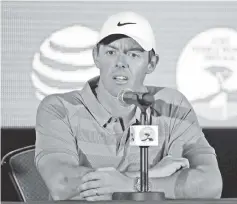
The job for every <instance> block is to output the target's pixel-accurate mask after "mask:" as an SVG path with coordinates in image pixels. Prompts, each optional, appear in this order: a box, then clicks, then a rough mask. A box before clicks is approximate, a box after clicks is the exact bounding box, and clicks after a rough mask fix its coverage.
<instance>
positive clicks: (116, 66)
mask: <svg viewBox="0 0 237 204" xmlns="http://www.w3.org/2000/svg"><path fill="white" fill-rule="evenodd" d="M96 61H97V63H96V64H97V66H98V68H99V69H100V80H102V83H103V85H104V87H105V88H106V89H107V90H108V91H109V93H110V94H112V95H113V96H115V97H116V96H117V95H118V93H119V92H120V91H121V90H124V89H132V90H133V91H142V87H143V81H144V79H145V76H146V74H147V71H148V65H149V53H148V52H147V51H144V50H143V49H142V47H141V46H140V45H139V44H138V43H137V42H136V41H135V40H133V39H132V38H128V37H127V38H126V37H124V38H120V39H118V40H115V41H113V42H111V43H110V44H108V45H100V46H99V50H98V53H97V56H96Z"/></svg>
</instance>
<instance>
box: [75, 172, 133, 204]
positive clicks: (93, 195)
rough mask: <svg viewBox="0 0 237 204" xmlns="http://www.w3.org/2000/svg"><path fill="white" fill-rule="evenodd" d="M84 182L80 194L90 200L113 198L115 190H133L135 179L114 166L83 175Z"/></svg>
mask: <svg viewBox="0 0 237 204" xmlns="http://www.w3.org/2000/svg"><path fill="white" fill-rule="evenodd" d="M82 182H83V184H82V185H81V186H80V187H79V189H80V191H81V193H80V196H82V197H84V198H85V199H86V200H89V201H92V200H93V201H94V200H111V199H112V194H113V193H114V192H124V191H125V192H130V191H132V190H133V179H132V178H129V177H127V176H125V175H123V174H122V173H120V172H119V171H117V170H116V169H114V168H113V169H112V168H111V169H110V170H104V171H103V170H98V171H95V172H90V173H88V174H86V175H85V176H84V177H82Z"/></svg>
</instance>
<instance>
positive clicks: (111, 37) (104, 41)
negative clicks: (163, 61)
mask: <svg viewBox="0 0 237 204" xmlns="http://www.w3.org/2000/svg"><path fill="white" fill-rule="evenodd" d="M122 38H128V36H127V35H123V34H112V35H109V36H107V37H105V38H103V39H102V40H101V41H99V42H98V43H97V45H96V49H97V52H99V47H100V45H109V44H110V43H112V42H113V41H115V40H119V39H122ZM154 55H155V51H154V49H152V50H150V51H149V53H148V61H149V62H150V61H151V59H152V57H153V56H154Z"/></svg>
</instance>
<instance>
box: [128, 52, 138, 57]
mask: <svg viewBox="0 0 237 204" xmlns="http://www.w3.org/2000/svg"><path fill="white" fill-rule="evenodd" d="M128 55H129V56H130V57H132V58H137V57H139V55H138V54H136V53H128Z"/></svg>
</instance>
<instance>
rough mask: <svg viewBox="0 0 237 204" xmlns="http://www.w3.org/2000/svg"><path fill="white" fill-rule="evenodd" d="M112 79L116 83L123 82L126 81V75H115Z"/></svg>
mask: <svg viewBox="0 0 237 204" xmlns="http://www.w3.org/2000/svg"><path fill="white" fill-rule="evenodd" d="M113 80H115V81H116V83H117V84H125V83H127V82H128V77H127V76H122V75H117V76H114V77H113Z"/></svg>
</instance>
